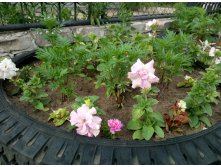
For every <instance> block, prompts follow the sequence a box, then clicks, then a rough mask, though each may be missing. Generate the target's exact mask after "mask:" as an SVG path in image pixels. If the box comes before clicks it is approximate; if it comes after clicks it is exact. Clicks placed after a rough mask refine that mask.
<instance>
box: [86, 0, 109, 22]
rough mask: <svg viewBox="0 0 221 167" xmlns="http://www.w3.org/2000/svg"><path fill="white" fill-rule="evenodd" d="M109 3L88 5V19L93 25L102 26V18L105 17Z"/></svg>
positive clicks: (91, 3)
mask: <svg viewBox="0 0 221 167" xmlns="http://www.w3.org/2000/svg"><path fill="white" fill-rule="evenodd" d="M107 5H108V3H106V2H98V3H97V2H89V3H88V18H89V20H90V22H91V24H92V25H95V24H97V25H100V24H101V22H100V20H99V19H100V18H101V17H104V16H105V12H106V8H107Z"/></svg>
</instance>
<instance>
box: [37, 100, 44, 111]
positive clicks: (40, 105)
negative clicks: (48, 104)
mask: <svg viewBox="0 0 221 167" xmlns="http://www.w3.org/2000/svg"><path fill="white" fill-rule="evenodd" d="M35 108H36V109H38V110H44V105H43V103H42V102H40V101H37V102H36V103H35Z"/></svg>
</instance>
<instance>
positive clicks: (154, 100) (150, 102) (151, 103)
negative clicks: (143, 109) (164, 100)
mask: <svg viewBox="0 0 221 167" xmlns="http://www.w3.org/2000/svg"><path fill="white" fill-rule="evenodd" d="M147 103H148V105H150V106H152V105H155V104H157V103H158V101H157V100H156V99H153V98H149V99H148V101H147Z"/></svg>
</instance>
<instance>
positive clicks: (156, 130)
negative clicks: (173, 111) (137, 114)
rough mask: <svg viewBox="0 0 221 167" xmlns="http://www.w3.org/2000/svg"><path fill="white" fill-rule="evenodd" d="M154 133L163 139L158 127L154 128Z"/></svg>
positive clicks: (162, 132)
mask: <svg viewBox="0 0 221 167" xmlns="http://www.w3.org/2000/svg"><path fill="white" fill-rule="evenodd" d="M154 131H155V133H156V134H157V135H158V136H159V137H160V138H164V131H163V130H162V129H161V128H160V127H159V126H154Z"/></svg>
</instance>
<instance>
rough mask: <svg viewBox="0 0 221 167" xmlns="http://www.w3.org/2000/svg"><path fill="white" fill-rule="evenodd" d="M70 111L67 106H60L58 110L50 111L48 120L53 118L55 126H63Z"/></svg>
mask: <svg viewBox="0 0 221 167" xmlns="http://www.w3.org/2000/svg"><path fill="white" fill-rule="evenodd" d="M69 115H70V112H69V111H68V110H66V109H65V108H59V109H58V110H55V111H53V112H52V113H50V115H49V118H48V121H50V120H53V123H54V125H55V126H61V125H63V124H64V123H65V121H67V120H68V118H69Z"/></svg>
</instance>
